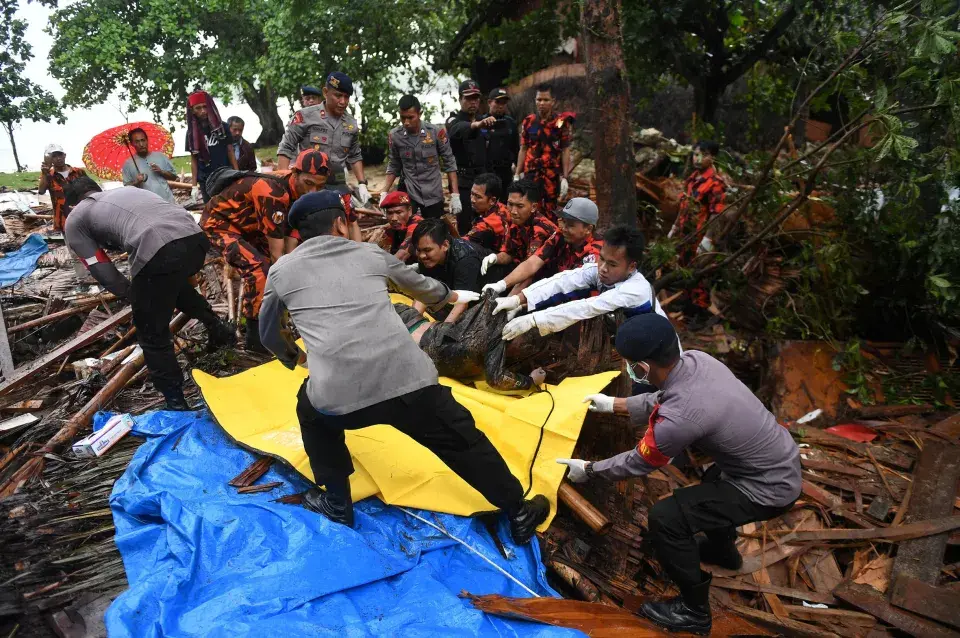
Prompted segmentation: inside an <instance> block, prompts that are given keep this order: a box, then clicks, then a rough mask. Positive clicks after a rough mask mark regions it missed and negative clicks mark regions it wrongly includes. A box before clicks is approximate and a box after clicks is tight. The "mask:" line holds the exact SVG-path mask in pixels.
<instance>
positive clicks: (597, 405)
mask: <svg viewBox="0 0 960 638" xmlns="http://www.w3.org/2000/svg"><path fill="white" fill-rule="evenodd" d="M583 402H584V403H589V404H590V407H589V408H588V409H589V410H590V411H591V412H605V413H608V414H612V413H613V397H608V396H607V395H605V394H588V395H587V396H585V397H583Z"/></svg>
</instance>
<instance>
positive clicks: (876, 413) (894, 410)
mask: <svg viewBox="0 0 960 638" xmlns="http://www.w3.org/2000/svg"><path fill="white" fill-rule="evenodd" d="M857 411H858V412H859V413H860V416H862V417H863V418H865V419H883V418H896V417H898V416H907V415H908V414H925V413H927V412H933V406H932V405H930V404H929V403H920V404H917V405H864V406H861V408H860V409H859V410H857Z"/></svg>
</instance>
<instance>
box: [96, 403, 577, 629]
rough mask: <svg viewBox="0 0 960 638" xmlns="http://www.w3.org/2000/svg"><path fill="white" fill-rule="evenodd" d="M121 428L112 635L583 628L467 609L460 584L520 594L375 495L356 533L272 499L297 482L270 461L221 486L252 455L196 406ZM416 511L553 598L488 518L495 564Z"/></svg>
mask: <svg viewBox="0 0 960 638" xmlns="http://www.w3.org/2000/svg"><path fill="white" fill-rule="evenodd" d="M102 416H103V415H100V418H101V419H102ZM133 434H135V435H139V436H145V437H146V438H147V441H146V442H145V443H144V444H143V445H142V446H141V447H140V449H139V450H138V451H137V453H136V455H135V456H134V458H133V460H132V461H131V463H130V465H129V467H128V468H127V471H126V472H125V473H124V475H123V476H122V477H121V478H120V479H119V480H118V481H117V483H116V485H114V488H113V493H112V494H111V496H110V507H111V509H112V510H113V518H114V523H115V525H116V528H117V532H116V544H117V547H118V548H119V550H120V553H121V555H122V556H123V563H124V566H125V568H126V571H127V578H128V580H129V583H130V588H129V589H128V590H127V591H125V592H124V593H123V594H121V595H120V596H119V597H118V598H117V599H116V600H115V601H114V602H113V604H112V605H111V606H110V608H109V609H108V610H107V614H106V625H107V632H108V635H109V636H110V637H111V638H160V637H161V636H163V637H173V636H176V637H178V638H201V637H202V638H239V637H243V636H256V638H273V637H278V638H279V637H283V638H287V637H289V636H331V637H333V636H336V637H338V638H340V637H343V636H346V637H352V636H405V637H406V636H413V637H416V636H498V637H505V636H533V637H537V638H539V637H543V638H547V637H554V636H564V637H566V636H579V635H582V634H580V633H579V632H575V631H572V630H567V629H561V628H557V627H548V626H545V625H538V624H535V623H528V622H524V621H519V620H504V619H500V618H495V617H492V616H486V615H484V614H483V613H482V612H479V611H477V610H475V609H473V607H472V606H471V605H470V603H469V602H468V601H466V600H462V599H460V598H458V594H459V593H460V592H461V591H462V590H467V591H469V592H471V593H474V594H502V595H504V596H529V594H528V593H526V592H525V591H524V590H523V589H521V587H520V586H519V585H517V584H515V583H513V582H512V581H510V580H509V579H508V578H506V577H505V576H503V575H502V574H500V573H499V572H497V571H495V570H494V569H493V568H492V567H490V566H489V565H488V564H487V563H485V562H484V561H482V560H481V559H480V558H478V557H477V556H475V555H474V554H472V553H471V552H469V551H468V550H466V549H465V548H464V547H463V546H461V545H459V544H457V543H455V542H453V541H451V540H450V539H448V538H447V537H446V536H443V535H441V534H439V533H438V532H436V531H435V530H433V529H431V528H430V527H428V526H426V525H424V524H423V523H420V522H419V521H417V520H415V519H413V518H411V517H410V516H408V515H406V514H404V513H403V512H401V511H400V510H398V509H396V508H393V507H389V506H386V505H383V504H382V503H380V502H379V501H377V500H376V499H368V500H367V501H365V502H363V503H360V504H359V505H358V506H357V509H356V514H357V524H356V529H350V528H347V527H344V526H342V525H337V524H335V523H331V522H330V521H328V520H327V519H326V518H324V517H323V516H320V515H318V514H314V513H312V512H309V511H307V510H305V509H303V508H302V507H299V506H293V505H282V504H279V503H275V502H273V500H274V499H276V498H277V497H279V496H282V495H284V494H293V493H297V492H301V491H303V490H305V489H307V487H308V484H307V483H306V482H305V481H304V480H303V479H302V478H300V477H299V476H298V475H297V474H296V473H295V472H293V471H291V470H289V469H288V468H286V467H284V466H282V464H276V465H275V466H274V469H272V470H271V471H270V472H269V473H267V475H266V476H264V477H263V478H262V479H260V481H259V482H260V483H267V482H273V481H283V482H284V485H283V487H280V488H276V489H274V490H272V491H270V492H267V493H261V494H249V495H243V494H238V493H237V492H236V490H235V489H234V488H232V487H229V486H228V485H227V481H229V480H230V479H231V478H233V477H234V476H236V475H237V474H239V473H240V472H241V471H243V470H244V469H245V468H247V467H248V466H249V465H250V464H251V463H252V462H253V461H254V459H255V457H254V456H253V455H252V454H250V453H249V452H247V451H244V450H242V449H240V448H239V447H237V446H236V445H235V444H233V443H232V442H230V441H229V440H228V438H227V437H226V436H225V435H224V433H223V431H222V430H221V429H220V428H219V427H217V425H216V424H215V423H213V421H212V420H210V418H209V416H207V415H205V414H202V413H191V412H155V413H152V414H149V415H145V416H143V417H138V418H137V419H136V423H135V429H134V432H133ZM416 513H417V514H418V515H420V516H423V517H425V518H427V519H428V520H431V521H433V522H435V523H437V524H439V525H441V526H442V527H443V528H445V529H447V530H449V531H450V532H451V533H453V534H454V535H455V536H458V537H460V538H462V539H464V540H465V541H466V542H467V543H469V544H470V545H471V546H473V547H475V548H477V549H478V550H479V551H480V552H482V553H483V554H484V555H485V556H487V557H488V558H490V559H491V560H493V561H494V562H495V563H496V564H497V565H499V566H501V567H502V568H504V569H505V570H507V571H508V572H509V573H510V574H512V575H513V576H514V577H516V578H517V579H518V580H520V581H521V582H522V583H524V584H525V585H526V586H527V587H530V588H531V589H533V590H535V591H536V592H538V593H540V594H542V595H546V596H551V595H555V594H554V593H553V592H552V590H550V588H549V586H548V585H547V584H546V581H545V579H544V573H543V566H542V565H541V564H540V562H539V550H538V547H537V542H536V540H534V541H533V542H532V543H531V544H530V545H528V546H525V547H516V546H514V545H513V544H512V543H511V542H510V540H509V539H510V536H509V531H508V529H507V525H506V524H505V522H503V521H501V524H500V529H499V536H500V538H501V539H502V540H503V543H504V545H505V546H506V549H507V551H508V552H509V553H510V554H511V555H512V559H511V560H505V559H504V558H503V557H502V556H501V555H500V554H499V553H498V551H497V549H496V547H495V546H494V544H493V542H492V540H491V539H490V536H489V534H487V532H486V530H485V529H484V528H483V526H482V524H481V523H479V522H478V521H475V520H473V519H468V518H462V517H457V516H451V515H448V514H433V513H431V512H423V511H419V510H418V511H417V512H416Z"/></svg>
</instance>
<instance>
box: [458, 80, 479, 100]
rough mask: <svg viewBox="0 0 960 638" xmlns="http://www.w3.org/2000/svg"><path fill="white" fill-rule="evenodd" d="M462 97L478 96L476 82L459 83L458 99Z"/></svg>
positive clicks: (465, 81)
mask: <svg viewBox="0 0 960 638" xmlns="http://www.w3.org/2000/svg"><path fill="white" fill-rule="evenodd" d="M464 95H480V85H479V84H477V81H476V80H464V81H463V82H461V83H460V97H463V96H464Z"/></svg>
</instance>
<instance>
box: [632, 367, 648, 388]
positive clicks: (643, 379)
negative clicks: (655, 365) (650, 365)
mask: <svg viewBox="0 0 960 638" xmlns="http://www.w3.org/2000/svg"><path fill="white" fill-rule="evenodd" d="M635 365H637V364H636V363H627V374H628V375H629V376H630V380H631V381H633V382H634V383H642V384H648V385H649V383H650V381H649V378H650V371H649V370H647V371H646V372H645V373H644V374H643V377H638V376H637V375H636V373H635V372H634V371H633V366H635Z"/></svg>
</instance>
